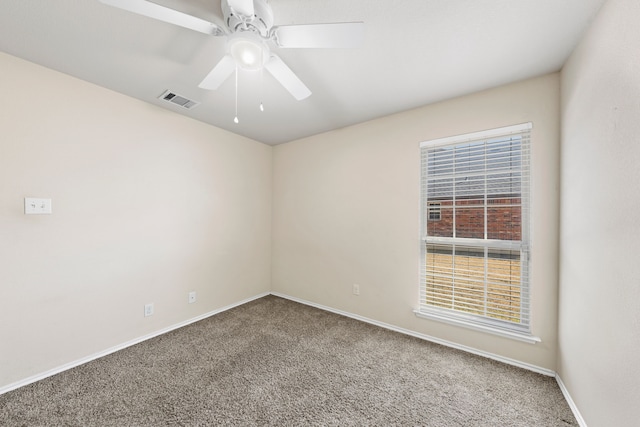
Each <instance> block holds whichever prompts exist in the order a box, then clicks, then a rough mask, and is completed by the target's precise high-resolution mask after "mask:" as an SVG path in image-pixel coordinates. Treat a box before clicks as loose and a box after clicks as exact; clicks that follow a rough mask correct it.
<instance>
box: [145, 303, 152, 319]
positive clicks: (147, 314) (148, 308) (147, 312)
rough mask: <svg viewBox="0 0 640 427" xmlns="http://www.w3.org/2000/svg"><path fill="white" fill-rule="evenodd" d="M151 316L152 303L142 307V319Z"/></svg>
mask: <svg viewBox="0 0 640 427" xmlns="http://www.w3.org/2000/svg"><path fill="white" fill-rule="evenodd" d="M151 315H153V303H149V304H145V305H144V317H148V316H151Z"/></svg>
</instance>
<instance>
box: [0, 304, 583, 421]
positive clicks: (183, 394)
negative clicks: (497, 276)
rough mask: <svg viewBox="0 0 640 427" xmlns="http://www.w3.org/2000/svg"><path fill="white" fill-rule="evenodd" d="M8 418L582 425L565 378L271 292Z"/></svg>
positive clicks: (35, 393)
mask: <svg viewBox="0 0 640 427" xmlns="http://www.w3.org/2000/svg"><path fill="white" fill-rule="evenodd" d="M0 425H2V426H214V425H215V426H218V425H242V426H267V425H268V426H303V425H305V426H306V425H316V426H320V425H322V426H345V425H351V426H444V427H447V426H491V427H493V426H509V427H517V426H527V427H531V426H577V425H578V423H577V422H576V420H575V418H574V417H573V414H572V413H571V410H570V408H569V406H568V405H567V403H566V401H565V400H564V398H563V395H562V392H561V391H560V389H559V387H558V385H557V383H556V381H555V380H554V379H553V378H550V377H546V376H543V375H539V374H536V373H533V372H530V371H526V370H523V369H520V368H516V367H513V366H509V365H504V364H501V363H499V362H496V361H493V360H490V359H486V358H483V357H479V356H475V355H471V354H468V353H465V352H462V351H458V350H454V349H451V348H447V347H443V346H440V345H437V344H433V343H430V342H426V341H423V340H420V339H417V338H413V337H409V336H405V335H402V334H399V333H396V332H392V331H389V330H386V329H383V328H379V327H376V326H373V325H370V324H367V323H363V322H359V321H357V320H354V319H350V318H347V317H343V316H340V315H336V314H333V313H328V312H325V311H323V310H319V309H316V308H313V307H309V306H306V305H302V304H298V303H295V302H292V301H289V300H285V299H282V298H278V297H275V296H267V297H264V298H260V299H258V300H255V301H252V302H250V303H247V304H244V305H242V306H239V307H236V308H233V309H231V310H228V311H226V312H223V313H220V314H217V315H215V316H212V317H210V318H207V319H205V320H202V321H199V322H197V323H194V324H191V325H189V326H186V327H183V328H180V329H177V330H175V331H172V332H169V333H167V334H164V335H162V336H159V337H156V338H153V339H150V340H147V341H145V342H143V343H140V344H137V345H134V346H132V347H129V348H126V349H124V350H121V351H118V352H116V353H113V354H110V355H108V356H105V357H103V358H100V359H98V360H95V361H92V362H90V363H87V364H84V365H82V366H79V367H76V368H74V369H70V370H68V371H65V372H62V373H60V374H57V375H54V376H52V377H49V378H47V379H44V380H42V381H39V382H37V383H34V384H30V385H27V386H25V387H22V388H19V389H17V390H14V391H12V392H9V393H6V394H4V395H1V396H0Z"/></svg>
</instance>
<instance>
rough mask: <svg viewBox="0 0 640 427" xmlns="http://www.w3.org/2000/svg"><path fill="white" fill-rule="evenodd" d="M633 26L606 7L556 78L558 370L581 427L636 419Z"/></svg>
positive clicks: (620, 6) (638, 201)
mask: <svg viewBox="0 0 640 427" xmlns="http://www.w3.org/2000/svg"><path fill="white" fill-rule="evenodd" d="M639 22H640V3H639V2H638V1H637V0H609V2H607V3H606V4H605V5H604V6H603V8H602V10H601V12H600V14H599V16H598V17H597V19H596V21H595V22H594V24H593V25H592V27H591V28H590V30H589V32H588V33H587V34H586V36H585V38H584V39H583V40H582V42H581V44H580V46H579V47H578V49H577V50H576V51H575V52H574V53H573V55H572V57H571V58H570V60H569V62H568V63H567V64H566V66H565V67H564V69H563V71H562V121H563V130H562V168H561V169H562V190H561V193H562V205H561V212H562V213H561V234H560V259H561V260H562V263H561V268H560V320H559V352H558V371H559V374H560V377H561V378H562V380H563V382H564V383H565V385H566V387H567V389H568V390H569V392H570V394H571V396H572V398H573V400H574V401H575V402H576V404H577V406H578V408H579V410H580V412H581V413H582V416H583V417H584V419H585V421H586V423H587V424H588V425H589V426H590V427H600V426H631V425H638V420H639V419H640V412H639V409H638V403H639V402H640V359H639V354H640V262H638V254H639V253H640V220H639V216H638V213H639V212H640V193H639V191H640V137H639V135H640V25H639V24H638V23H639Z"/></svg>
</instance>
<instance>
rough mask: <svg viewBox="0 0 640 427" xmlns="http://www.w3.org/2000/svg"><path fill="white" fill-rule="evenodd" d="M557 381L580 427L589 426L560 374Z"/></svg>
mask: <svg viewBox="0 0 640 427" xmlns="http://www.w3.org/2000/svg"><path fill="white" fill-rule="evenodd" d="M556 381H557V383H558V386H559V387H560V390H561V391H562V394H563V395H564V398H565V400H566V401H567V404H569V408H571V412H573V416H574V417H576V420H577V421H578V425H579V426H580V427H587V423H586V421H585V420H584V418H582V414H581V413H580V411H579V410H578V407H577V406H576V403H575V402H574V401H573V398H572V397H571V395H570V394H569V390H567V387H566V386H565V385H564V383H563V382H562V379H561V378H560V375H558V374H556Z"/></svg>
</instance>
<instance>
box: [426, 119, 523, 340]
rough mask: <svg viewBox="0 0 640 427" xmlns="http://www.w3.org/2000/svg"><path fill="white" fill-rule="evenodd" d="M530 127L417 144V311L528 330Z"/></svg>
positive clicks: (478, 133)
mask: <svg viewBox="0 0 640 427" xmlns="http://www.w3.org/2000/svg"><path fill="white" fill-rule="evenodd" d="M530 130H531V123H526V124H522V125H516V126H510V127H506V128H499V129H492V130H489V131H483V132H477V133H473V134H466V135H460V136H455V137H450V138H443V139H439V140H434V141H427V142H423V143H422V144H421V160H422V172H421V206H422V208H421V209H422V242H423V244H422V257H421V258H422V262H421V283H420V304H419V309H418V310H419V311H420V312H422V313H437V315H438V316H441V317H442V316H444V317H451V318H455V319H458V320H462V321H464V322H470V323H478V324H482V325H485V326H488V327H492V328H501V329H506V330H511V331H516V332H528V331H529V326H530V303H531V301H530V289H529V254H530V250H529V246H530V243H529V234H530V233H529V222H530V221H529V218H530V195H529V187H530V133H531V131H530ZM434 206H437V208H438V215H435V214H434Z"/></svg>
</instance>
